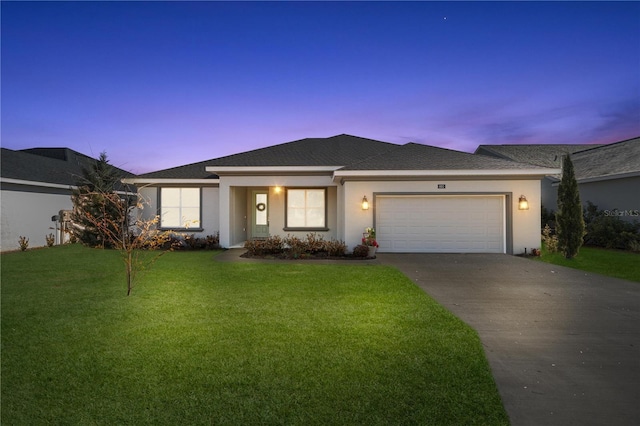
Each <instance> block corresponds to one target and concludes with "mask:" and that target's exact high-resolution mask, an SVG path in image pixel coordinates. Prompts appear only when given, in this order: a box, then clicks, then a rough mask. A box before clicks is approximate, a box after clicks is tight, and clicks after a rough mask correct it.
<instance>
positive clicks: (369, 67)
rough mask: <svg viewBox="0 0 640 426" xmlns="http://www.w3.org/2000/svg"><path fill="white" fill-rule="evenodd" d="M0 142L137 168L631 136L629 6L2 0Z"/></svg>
mask: <svg viewBox="0 0 640 426" xmlns="http://www.w3.org/2000/svg"><path fill="white" fill-rule="evenodd" d="M1 12H2V34H1V35H2V46H1V47H2V69H1V71H2V74H1V75H2V146H3V147H5V148H10V149H23V148H32V147H69V148H72V149H74V150H76V151H79V152H82V153H84V154H87V155H91V156H94V157H97V156H98V155H99V154H100V152H102V151H106V153H107V155H108V157H109V159H110V161H111V163H112V164H113V165H115V166H118V167H121V168H124V169H126V170H129V171H132V172H134V173H144V172H149V171H154V170H160V169H164V168H168V167H174V166H180V165H184V164H188V163H193V162H197V161H203V160H207V159H211V158H216V157H221V156H224V155H229V154H233V153H238V152H243V151H247V150H250V149H255V148H261V147H265V146H269V145H273V144H278V143H283V142H289V141H293V140H297V139H302V138H306V137H327V136H333V135H337V134H341V133H347V134H352V135H356V136H362V137H367V138H372V139H377V140H382V141H386V142H394V143H406V142H418V143H423V144H428V145H434V146H439V147H445V148H452V149H457V150H461V151H467V152H473V151H474V150H475V149H476V147H477V146H478V145H480V144H506V143H510V144H519V143H608V142H617V141H620V140H624V139H629V138H632V137H636V136H640V2H526V3H523V2H473V3H467V2H353V3H351V2H281V3H271V2H258V3H253V2H135V3H132V2H8V1H2V2H1Z"/></svg>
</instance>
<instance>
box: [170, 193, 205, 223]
mask: <svg viewBox="0 0 640 426" xmlns="http://www.w3.org/2000/svg"><path fill="white" fill-rule="evenodd" d="M201 226H202V225H201V223H200V188H160V227H162V228H178V229H184V228H200V227H201Z"/></svg>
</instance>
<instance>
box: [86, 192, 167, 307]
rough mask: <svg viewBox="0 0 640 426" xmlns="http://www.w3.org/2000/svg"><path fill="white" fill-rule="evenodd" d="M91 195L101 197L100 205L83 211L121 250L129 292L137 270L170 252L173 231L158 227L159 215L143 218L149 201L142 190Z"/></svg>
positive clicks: (88, 219) (103, 235)
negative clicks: (142, 194)
mask: <svg viewBox="0 0 640 426" xmlns="http://www.w3.org/2000/svg"><path fill="white" fill-rule="evenodd" d="M87 195H88V196H90V197H92V198H93V199H94V200H95V199H97V200H100V207H99V208H98V209H94V210H83V211H82V213H81V214H82V215H83V217H84V219H85V222H86V223H89V224H90V225H91V226H92V227H94V228H95V229H96V230H97V231H98V232H99V233H100V235H101V236H102V238H103V239H104V242H105V243H106V245H107V246H109V247H113V248H114V249H116V250H118V251H120V253H121V255H122V259H123V261H124V263H125V266H126V273H127V296H129V295H130V294H131V290H132V289H133V285H134V281H135V277H136V274H137V272H138V271H140V270H142V269H144V268H145V267H146V266H148V265H150V264H151V263H153V262H155V261H156V260H157V259H158V258H159V257H160V256H162V255H163V254H164V253H166V250H164V246H165V245H166V244H167V242H169V241H170V234H169V233H168V232H165V231H160V230H158V229H157V228H158V227H157V225H158V216H155V217H154V218H152V219H142V215H141V211H142V210H143V209H144V207H145V205H148V203H147V202H146V201H145V200H144V198H143V197H142V196H141V195H140V194H139V193H138V194H135V195H132V194H131V193H129V194H127V195H125V196H122V195H120V194H118V193H116V192H113V191H112V192H102V191H100V190H98V189H96V190H94V191H91V192H88V193H87ZM149 251H155V254H154V255H151V256H149V255H148V253H146V255H144V256H143V253H144V252H149Z"/></svg>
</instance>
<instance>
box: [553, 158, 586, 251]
mask: <svg viewBox="0 0 640 426" xmlns="http://www.w3.org/2000/svg"><path fill="white" fill-rule="evenodd" d="M556 233H557V235H558V248H559V249H560V251H561V252H562V254H564V257H566V258H567V259H572V258H574V257H575V256H577V255H578V251H579V250H580V247H581V246H582V244H583V243H584V240H583V237H584V234H585V224H584V217H583V213H582V204H581V203H580V191H579V190H578V181H577V180H576V176H575V171H574V168H573V162H572V161H571V156H570V155H569V154H567V155H566V156H565V157H564V161H563V162H562V180H561V181H560V185H558V211H557V212H556Z"/></svg>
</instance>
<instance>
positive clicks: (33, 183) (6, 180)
mask: <svg viewBox="0 0 640 426" xmlns="http://www.w3.org/2000/svg"><path fill="white" fill-rule="evenodd" d="M0 182H2V183H12V184H15V185H26V186H39V187H42V188H56V189H70V190H71V189H77V188H78V187H77V186H75V185H65V184H62V183H50V182H38V181H35V180H24V179H13V178H4V177H3V178H0Z"/></svg>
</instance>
